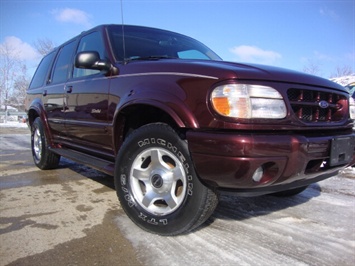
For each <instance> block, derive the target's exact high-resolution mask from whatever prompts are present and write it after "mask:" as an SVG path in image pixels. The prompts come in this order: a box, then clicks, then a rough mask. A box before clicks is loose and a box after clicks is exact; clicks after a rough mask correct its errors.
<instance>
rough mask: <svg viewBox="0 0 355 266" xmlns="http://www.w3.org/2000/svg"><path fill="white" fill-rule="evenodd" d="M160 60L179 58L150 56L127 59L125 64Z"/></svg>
mask: <svg viewBox="0 0 355 266" xmlns="http://www.w3.org/2000/svg"><path fill="white" fill-rule="evenodd" d="M160 59H177V57H173V56H168V55H150V56H131V57H129V58H126V59H125V62H126V63H128V62H131V61H140V60H141V61H149V60H160Z"/></svg>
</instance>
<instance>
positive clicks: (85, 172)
mask: <svg viewBox="0 0 355 266" xmlns="http://www.w3.org/2000/svg"><path fill="white" fill-rule="evenodd" d="M61 167H63V168H69V169H71V170H72V171H74V172H76V173H78V174H80V175H82V176H84V177H86V178H89V179H91V180H93V181H95V182H98V183H100V184H102V185H103V186H105V187H107V188H109V189H112V190H115V184H114V179H113V177H112V176H110V175H107V174H105V173H102V172H100V171H98V170H95V169H93V168H91V167H88V166H85V165H80V164H77V163H75V162H73V161H71V160H68V159H65V158H62V161H61V165H60V168H61ZM320 194H321V187H320V186H319V184H318V183H315V184H312V185H310V186H309V187H308V188H307V189H306V190H305V191H303V192H302V193H300V194H298V195H295V196H292V197H276V196H272V195H264V196H258V197H240V196H235V195H230V194H223V193H222V194H221V195H220V198H219V203H218V206H217V208H216V210H215V211H214V213H213V214H212V216H211V217H210V218H209V219H208V220H207V221H206V223H205V224H204V225H202V227H199V228H198V229H197V230H199V229H201V228H203V227H205V226H208V225H210V224H212V223H213V222H214V220H216V219H222V220H237V221H242V220H247V219H250V218H254V217H259V216H263V215H268V214H270V213H274V212H277V211H281V210H284V209H287V208H290V207H294V206H297V205H301V204H304V203H306V202H308V201H309V200H311V199H312V198H315V197H318V196H319V195H320Z"/></svg>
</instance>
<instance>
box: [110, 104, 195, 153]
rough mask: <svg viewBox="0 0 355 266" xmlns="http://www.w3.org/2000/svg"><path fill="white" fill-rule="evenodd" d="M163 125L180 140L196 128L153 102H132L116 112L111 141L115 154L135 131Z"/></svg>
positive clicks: (162, 105)
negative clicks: (173, 130)
mask: <svg viewBox="0 0 355 266" xmlns="http://www.w3.org/2000/svg"><path fill="white" fill-rule="evenodd" d="M151 123H165V124H168V125H169V126H171V127H172V128H174V129H175V130H176V131H177V132H178V133H179V134H180V136H181V137H182V138H184V136H185V132H186V130H187V129H189V128H191V127H196V126H197V125H196V123H192V125H191V123H189V122H186V121H184V120H183V119H182V118H181V117H180V116H179V115H178V114H177V113H176V112H174V110H172V109H171V108H169V107H167V105H166V104H163V103H161V102H158V101H154V100H144V101H140V102H138V101H134V102H132V103H130V104H126V105H124V106H122V107H121V108H120V109H119V110H117V111H116V114H115V118H114V125H113V138H114V139H113V141H114V143H115V145H114V146H115V152H116V154H117V152H118V150H119V148H120V147H121V145H122V143H123V141H124V140H125V139H126V137H127V136H128V135H129V134H130V133H131V132H132V131H133V130H135V129H137V128H139V127H141V126H144V125H147V124H151Z"/></svg>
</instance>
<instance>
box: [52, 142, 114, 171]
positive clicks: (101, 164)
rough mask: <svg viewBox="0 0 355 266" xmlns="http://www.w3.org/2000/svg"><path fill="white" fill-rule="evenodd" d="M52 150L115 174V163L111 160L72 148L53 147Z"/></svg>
mask: <svg viewBox="0 0 355 266" xmlns="http://www.w3.org/2000/svg"><path fill="white" fill-rule="evenodd" d="M50 150H51V151H52V152H54V153H56V154H59V155H61V156H63V157H65V158H68V159H70V160H72V161H75V162H77V163H80V164H84V165H88V166H90V167H92V168H95V169H97V170H99V171H102V172H104V173H106V174H108V175H111V176H113V175H114V171H115V164H114V163H113V162H111V161H107V160H104V159H100V158H97V157H94V156H91V155H87V154H84V153H81V152H79V151H75V150H71V149H65V148H60V149H59V148H51V149H50Z"/></svg>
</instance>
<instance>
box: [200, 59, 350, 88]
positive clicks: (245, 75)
mask: <svg viewBox="0 0 355 266" xmlns="http://www.w3.org/2000/svg"><path fill="white" fill-rule="evenodd" d="M196 63H197V62H196ZM197 64H199V65H205V66H208V67H215V68H218V69H221V70H222V72H219V71H218V72H219V73H220V74H219V75H222V76H223V74H222V73H223V72H224V73H228V75H227V77H225V78H236V79H244V80H265V81H275V82H285V83H295V84H304V85H312V86H318V87H325V88H331V89H337V90H340V91H344V92H345V91H346V90H345V89H344V87H343V86H341V85H339V84H337V83H335V82H333V81H330V80H328V79H324V78H321V77H318V76H313V75H309V74H306V73H303V72H299V71H294V70H289V69H285V68H279V67H273V66H267V65H258V64H242V63H234V62H226V61H204V62H201V61H199V62H198V63H197ZM219 78H222V77H221V76H219Z"/></svg>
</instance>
